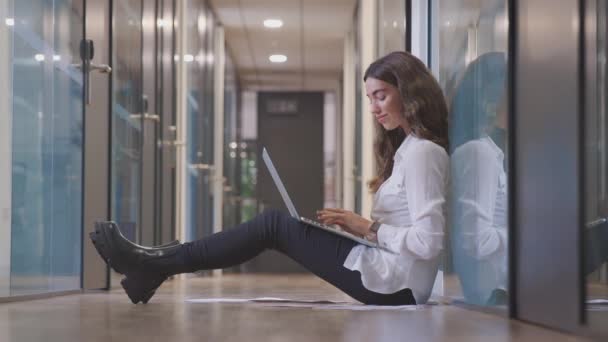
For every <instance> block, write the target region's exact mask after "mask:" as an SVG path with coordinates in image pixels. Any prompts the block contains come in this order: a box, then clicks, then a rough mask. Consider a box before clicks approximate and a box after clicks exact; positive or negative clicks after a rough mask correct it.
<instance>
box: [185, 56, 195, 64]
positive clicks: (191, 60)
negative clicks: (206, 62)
mask: <svg viewBox="0 0 608 342" xmlns="http://www.w3.org/2000/svg"><path fill="white" fill-rule="evenodd" d="M193 61H194V56H193V55H184V62H186V63H190V62H193Z"/></svg>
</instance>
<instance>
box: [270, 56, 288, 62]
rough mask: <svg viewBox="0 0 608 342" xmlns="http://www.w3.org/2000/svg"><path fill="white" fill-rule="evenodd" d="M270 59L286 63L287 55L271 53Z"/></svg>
mask: <svg viewBox="0 0 608 342" xmlns="http://www.w3.org/2000/svg"><path fill="white" fill-rule="evenodd" d="M268 59H269V60H270V61H271V62H272V63H285V62H286V61H287V56H285V55H270V57H268Z"/></svg>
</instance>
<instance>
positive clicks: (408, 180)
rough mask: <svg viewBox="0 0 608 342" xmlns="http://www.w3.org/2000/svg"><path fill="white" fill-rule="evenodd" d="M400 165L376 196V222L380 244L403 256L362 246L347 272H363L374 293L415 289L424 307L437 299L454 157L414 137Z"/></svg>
mask: <svg viewBox="0 0 608 342" xmlns="http://www.w3.org/2000/svg"><path fill="white" fill-rule="evenodd" d="M394 161H395V164H394V167H393V172H392V175H391V176H390V177H389V178H388V179H387V180H386V181H385V182H384V183H382V185H381V186H380V188H379V189H378V191H377V192H376V194H375V197H374V206H373V208H372V213H371V218H372V220H377V221H379V222H380V223H381V225H380V228H379V230H378V243H379V244H380V245H382V246H385V247H387V248H388V249H390V250H393V251H399V254H392V253H389V252H385V251H383V250H381V249H379V248H371V247H367V246H364V245H358V246H355V247H354V248H353V249H352V250H351V252H350V253H349V255H348V257H347V258H346V260H345V262H344V267H346V268H348V269H350V270H353V271H359V272H360V273H361V280H362V282H363V286H365V288H367V289H368V290H370V291H374V292H377V293H384V294H390V293H394V292H397V291H399V290H402V289H405V288H409V289H411V290H412V293H413V295H414V298H415V299H416V303H418V304H422V303H425V302H426V301H427V300H428V298H429V297H430V295H431V290H432V288H433V283H434V281H435V277H436V275H437V270H438V267H439V262H440V253H441V250H442V249H443V240H444V231H445V224H446V223H445V222H446V220H445V202H446V189H447V186H448V178H449V157H448V154H447V153H446V151H445V150H444V149H443V148H442V147H441V146H439V145H437V144H435V143H433V142H431V141H429V140H424V139H419V138H417V137H415V136H414V135H412V134H410V135H408V136H407V138H406V139H405V140H404V141H403V143H402V144H401V146H399V149H397V152H396V153H395V157H394Z"/></svg>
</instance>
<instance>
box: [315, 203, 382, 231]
mask: <svg viewBox="0 0 608 342" xmlns="http://www.w3.org/2000/svg"><path fill="white" fill-rule="evenodd" d="M317 219H319V220H320V221H321V222H323V223H324V224H337V225H338V226H340V227H341V228H342V229H344V230H346V231H348V232H349V233H352V234H354V235H358V236H365V235H366V234H367V233H369V228H370V226H371V225H372V221H370V220H368V219H366V218H364V217H362V216H359V215H357V214H355V213H353V212H352V211H348V210H344V209H335V208H325V209H322V210H318V211H317Z"/></svg>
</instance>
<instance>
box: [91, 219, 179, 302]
mask: <svg viewBox="0 0 608 342" xmlns="http://www.w3.org/2000/svg"><path fill="white" fill-rule="evenodd" d="M90 237H91V241H92V242H93V245H95V249H97V252H98V253H99V255H101V257H102V258H103V259H104V260H105V261H106V263H107V264H108V265H109V266H110V267H112V269H114V270H115V271H116V272H118V273H120V274H124V275H125V276H126V277H125V278H124V279H123V280H122V281H121V282H120V284H121V285H122V287H123V288H124V289H125V291H126V292H127V295H128V296H129V298H130V299H131V302H133V304H137V303H139V302H140V301H141V302H143V303H144V304H145V303H147V302H148V301H149V300H150V298H152V296H153V295H154V293H155V291H156V289H157V288H158V287H159V286H160V285H161V284H162V283H163V282H164V281H165V280H166V279H167V278H168V277H169V276H171V275H173V274H177V273H180V272H179V269H178V268H175V267H172V265H175V264H176V263H175V262H174V260H173V259H174V256H175V254H176V253H177V252H178V251H179V250H180V249H181V248H182V245H181V244H179V243H177V244H176V243H175V242H172V243H170V244H168V245H164V246H158V247H143V246H140V245H137V244H134V243H133V242H131V241H129V240H128V239H127V238H125V237H124V236H123V235H122V234H121V233H120V230H119V229H118V226H117V225H116V224H115V223H114V222H97V223H95V231H94V232H92V233H91V234H90Z"/></svg>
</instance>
